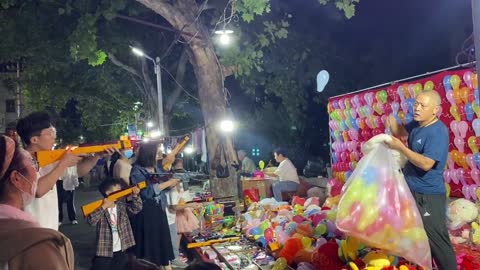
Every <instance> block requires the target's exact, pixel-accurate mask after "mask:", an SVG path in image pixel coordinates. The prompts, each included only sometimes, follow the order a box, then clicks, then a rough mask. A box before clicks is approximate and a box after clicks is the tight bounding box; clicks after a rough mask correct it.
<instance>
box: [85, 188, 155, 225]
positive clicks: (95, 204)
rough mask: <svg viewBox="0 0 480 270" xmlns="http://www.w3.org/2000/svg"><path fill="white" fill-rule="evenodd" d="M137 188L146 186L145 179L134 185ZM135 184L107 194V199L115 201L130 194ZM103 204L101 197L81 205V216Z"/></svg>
mask: <svg viewBox="0 0 480 270" xmlns="http://www.w3.org/2000/svg"><path fill="white" fill-rule="evenodd" d="M136 186H137V187H138V188H139V189H143V188H145V187H146V186H147V182H146V181H143V182H140V183H138V185H136ZM134 187H135V186H132V187H129V188H126V189H122V190H119V191H117V192H114V193H112V194H110V195H108V197H107V198H108V199H109V200H112V201H116V200H118V199H120V198H122V197H125V196H127V195H130V194H132V193H133V188H134ZM102 204H103V199H102V200H98V201H94V202H91V203H89V204H86V205H84V206H82V212H83V216H84V217H88V216H89V215H90V214H91V213H93V212H94V211H95V210H97V208H99V207H101V206H102Z"/></svg>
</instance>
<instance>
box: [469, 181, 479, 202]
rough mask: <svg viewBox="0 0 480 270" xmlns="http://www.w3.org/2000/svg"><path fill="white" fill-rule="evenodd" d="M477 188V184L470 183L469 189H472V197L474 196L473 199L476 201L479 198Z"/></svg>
mask: <svg viewBox="0 0 480 270" xmlns="http://www.w3.org/2000/svg"><path fill="white" fill-rule="evenodd" d="M477 188H478V186H477V185H470V186H469V188H468V189H469V191H470V198H472V200H474V201H477V200H478V197H477Z"/></svg>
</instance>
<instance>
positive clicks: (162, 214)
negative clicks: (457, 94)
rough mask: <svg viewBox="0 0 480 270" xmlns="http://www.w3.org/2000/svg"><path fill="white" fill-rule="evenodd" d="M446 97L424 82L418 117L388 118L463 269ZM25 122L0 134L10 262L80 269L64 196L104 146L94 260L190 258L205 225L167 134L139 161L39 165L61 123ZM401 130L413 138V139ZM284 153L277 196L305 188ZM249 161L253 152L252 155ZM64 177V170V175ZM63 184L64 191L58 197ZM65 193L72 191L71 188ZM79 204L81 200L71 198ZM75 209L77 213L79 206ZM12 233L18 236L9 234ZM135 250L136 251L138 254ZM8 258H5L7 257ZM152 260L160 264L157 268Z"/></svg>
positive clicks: (438, 258)
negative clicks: (452, 210)
mask: <svg viewBox="0 0 480 270" xmlns="http://www.w3.org/2000/svg"><path fill="white" fill-rule="evenodd" d="M440 105H441V99H440V97H439V96H438V94H437V93H436V92H435V91H428V92H422V93H421V94H419V95H418V96H417V98H416V102H415V104H414V120H415V121H413V122H412V123H411V124H409V125H407V126H405V127H404V126H401V125H398V124H397V122H396V121H395V119H394V118H390V119H389V120H388V123H387V126H388V128H390V130H391V131H392V134H393V135H394V136H395V137H393V140H392V141H391V142H388V143H387V144H388V146H389V147H390V148H392V149H395V150H398V151H400V152H401V153H402V154H404V155H405V156H406V157H407V158H408V163H407V165H406V167H405V169H404V175H405V179H406V181H407V183H408V185H409V187H410V190H411V191H412V194H413V196H414V198H415V200H416V203H417V207H418V209H419V211H420V213H421V216H422V220H423V224H424V227H425V230H426V232H427V235H428V238H429V241H430V247H431V251H432V256H433V258H434V260H435V263H436V265H437V267H438V269H442V270H443V269H446V270H450V269H456V259H455V254H454V251H453V248H452V245H451V243H450V239H449V237H448V231H447V228H446V214H445V209H446V197H445V192H446V191H445V186H444V184H443V178H442V172H443V168H444V167H445V163H446V159H447V155H448V142H449V139H448V129H447V128H446V127H445V125H444V124H443V123H442V122H441V121H440V120H439V119H438V118H437V112H438V110H439V108H440ZM17 132H18V135H19V137H20V138H21V141H22V143H23V145H24V148H23V149H22V148H20V147H19V145H18V143H17V142H16V141H15V140H13V139H12V138H10V137H7V136H1V137H0V243H1V246H2V249H1V250H0V267H3V269H9V270H12V269H13V270H16V269H53V270H55V269H62V270H63V269H73V268H74V259H73V257H74V256H73V249H72V245H71V243H70V240H69V239H68V238H67V237H65V236H64V235H63V234H62V233H60V232H58V226H59V222H61V221H62V215H61V214H60V213H59V207H61V202H63V200H64V199H63V198H66V199H65V201H66V202H67V204H69V201H71V199H69V198H72V199H73V195H74V189H75V186H76V185H78V183H77V182H75V179H78V177H81V176H83V175H85V174H87V173H88V172H89V171H90V170H91V169H92V168H93V167H94V166H95V165H96V164H97V162H98V161H99V159H100V158H102V157H103V156H104V155H109V156H110V155H112V154H114V155H115V156H116V160H117V161H116V162H115V163H114V164H113V165H111V168H112V169H111V175H110V177H109V178H108V179H106V180H104V181H103V182H102V183H101V184H100V187H99V191H100V193H101V194H102V195H103V196H104V197H105V199H104V201H103V204H102V206H101V207H100V208H98V209H97V210H96V211H95V212H94V213H92V214H91V215H90V216H89V217H88V222H89V223H90V224H92V225H95V226H96V227H97V230H98V232H97V248H96V256H95V258H93V269H159V268H158V267H161V268H162V269H170V268H171V266H172V265H173V266H177V267H187V265H186V264H185V261H184V260H182V258H183V256H182V254H180V252H179V244H178V241H179V235H178V234H179V233H185V232H189V231H191V230H194V229H196V228H197V226H198V223H197V222H198V221H197V219H195V218H194V217H192V215H193V214H192V212H191V211H192V209H194V208H197V207H201V205H199V204H196V203H185V202H186V201H188V198H185V197H184V195H185V193H186V192H185V191H184V190H183V189H182V185H181V182H180V180H178V179H175V178H171V177H168V178H167V179H163V178H164V177H163V176H164V175H165V173H166V171H165V169H164V168H165V167H168V166H166V165H167V164H170V165H171V164H173V163H176V166H174V167H175V170H182V168H181V166H180V165H179V164H181V161H179V160H177V161H175V160H174V157H173V158H172V157H171V156H165V155H164V154H163V153H162V151H161V148H160V147H159V145H158V143H154V142H150V143H144V144H142V145H141V146H140V147H139V149H138V152H137V153H136V154H135V161H134V162H133V163H132V162H131V159H129V157H132V155H133V153H132V152H129V151H121V152H120V151H118V150H117V149H114V148H108V149H106V153H102V154H95V155H89V156H84V155H76V154H73V153H70V152H67V153H66V154H65V155H63V157H62V158H61V159H60V160H59V161H58V162H55V163H53V164H50V165H48V166H45V167H42V168H38V163H37V162H36V159H35V153H36V152H38V151H42V150H50V149H52V148H53V146H54V143H55V139H56V131H55V127H54V126H53V125H52V123H51V121H50V118H49V116H48V114H45V113H33V114H30V115H28V116H27V117H25V118H23V119H20V120H19V122H18V124H17ZM401 139H407V140H408V146H406V145H405V144H404V143H403V142H402V141H401ZM274 156H275V160H276V161H277V162H278V163H279V165H278V167H277V168H276V170H275V171H274V172H273V173H271V176H274V177H276V178H277V179H278V180H279V181H276V182H275V183H274V184H273V187H272V189H273V194H274V197H275V199H277V200H278V201H281V200H282V198H281V193H282V192H283V191H295V190H297V189H298V186H299V177H298V174H297V170H296V168H295V166H294V165H293V163H292V162H291V161H290V160H289V159H288V157H287V155H286V152H285V151H284V150H283V149H276V150H275V151H274ZM239 158H240V160H241V161H245V165H243V164H242V167H241V170H242V173H252V170H254V167H255V166H254V165H253V166H252V163H253V162H250V161H251V160H250V161H249V159H248V157H246V153H245V151H243V152H240V153H239ZM242 163H243V162H242ZM59 179H62V180H61V181H59ZM145 180H148V181H150V184H149V185H148V186H147V187H146V188H145V189H143V190H139V189H138V188H135V189H134V190H133V194H132V196H130V197H129V198H127V199H126V200H117V201H113V200H110V199H109V198H108V195H109V194H111V193H113V192H115V191H118V190H120V189H122V187H125V186H127V185H131V184H138V183H140V182H142V181H145ZM57 190H61V193H62V196H60V197H61V198H62V199H61V200H59V197H57ZM65 194H68V195H67V196H65ZM68 208H69V209H70V210H71V208H72V207H71V206H69V207H68ZM70 210H69V211H68V212H69V219H70V221H71V222H72V223H75V221H76V218H75V211H74V210H73V211H70ZM7 243H8V244H7ZM132 258H135V259H132ZM2 264H3V265H2ZM149 267H150V268H149ZM207 268H208V269H218V267H216V266H215V265H208V264H200V265H190V266H188V268H187V269H207Z"/></svg>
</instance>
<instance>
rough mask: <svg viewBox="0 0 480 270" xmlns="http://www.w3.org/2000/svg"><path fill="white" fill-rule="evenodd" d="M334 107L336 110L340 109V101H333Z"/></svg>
mask: <svg viewBox="0 0 480 270" xmlns="http://www.w3.org/2000/svg"><path fill="white" fill-rule="evenodd" d="M332 106H333V108H334V109H340V106H338V101H337V100H334V101H332Z"/></svg>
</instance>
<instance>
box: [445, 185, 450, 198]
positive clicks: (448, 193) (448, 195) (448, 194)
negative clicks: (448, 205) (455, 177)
mask: <svg viewBox="0 0 480 270" xmlns="http://www.w3.org/2000/svg"><path fill="white" fill-rule="evenodd" d="M445 190H446V191H447V198H448V197H450V190H451V188H450V185H449V184H448V183H445Z"/></svg>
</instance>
